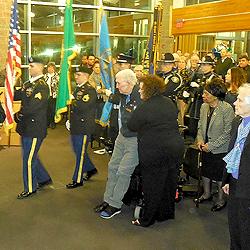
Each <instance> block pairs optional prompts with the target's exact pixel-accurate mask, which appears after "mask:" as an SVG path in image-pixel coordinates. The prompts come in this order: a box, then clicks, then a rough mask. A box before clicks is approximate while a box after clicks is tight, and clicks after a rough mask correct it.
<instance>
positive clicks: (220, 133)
mask: <svg viewBox="0 0 250 250" xmlns="http://www.w3.org/2000/svg"><path fill="white" fill-rule="evenodd" d="M225 95H226V87H225V85H224V83H223V82H222V80H221V79H220V78H213V79H212V80H211V81H210V82H209V83H207V84H206V85H205V88H204V92H203V95H202V98H203V102H204V103H203V104H202V106H201V111H200V120H199V124H198V133H197V145H198V148H199V150H201V151H202V152H203V153H202V182H203V188H204V193H203V194H202V195H201V196H200V197H199V198H197V199H195V200H194V201H195V202H196V203H202V202H204V201H207V200H212V196H211V181H212V180H214V181H216V183H217V186H218V200H217V201H216V202H215V204H214V205H213V207H212V208H211V210H212V211H219V210H221V209H222V208H223V207H225V205H226V202H225V200H224V197H223V191H222V189H221V184H222V175H223V169H224V166H225V164H224V161H223V160H222V158H223V157H224V156H225V155H226V153H227V149H228V144H229V140H230V130H231V123H232V120H233V118H234V111H233V108H232V106H231V105H230V104H229V103H227V102H225V101H223V100H224V98H225Z"/></svg>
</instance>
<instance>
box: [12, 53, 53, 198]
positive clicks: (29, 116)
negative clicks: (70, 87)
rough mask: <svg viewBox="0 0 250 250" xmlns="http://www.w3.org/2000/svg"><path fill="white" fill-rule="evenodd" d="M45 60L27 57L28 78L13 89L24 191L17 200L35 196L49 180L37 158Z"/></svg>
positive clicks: (43, 125) (43, 118) (42, 131)
mask: <svg viewBox="0 0 250 250" xmlns="http://www.w3.org/2000/svg"><path fill="white" fill-rule="evenodd" d="M43 69H44V61H43V60H42V58H39V57H30V58H29V72H30V76H31V79H30V80H29V81H28V82H26V83H24V84H23V87H22V88H21V89H19V90H15V94H14V99H15V100H21V109H20V111H19V112H17V113H16V114H15V121H16V122H17V128H16V131H17V133H18V134H20V136H21V141H22V152H23V182H24V191H23V192H21V193H20V194H19V195H18V196H17V198H18V199H24V198H27V197H29V196H31V195H33V194H35V193H36V190H37V188H38V187H39V188H41V187H43V186H45V185H48V184H51V183H52V180H51V177H50V176H49V174H48V172H47V171H46V169H45V168H44V166H43V164H42V163H41V161H40V160H39V158H38V151H39V149H40V147H41V145H42V142H43V139H44V138H45V137H46V135H47V105H48V97H49V88H48V85H47V84H46V82H45V80H44V75H43Z"/></svg>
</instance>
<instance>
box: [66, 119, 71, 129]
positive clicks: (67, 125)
mask: <svg viewBox="0 0 250 250" xmlns="http://www.w3.org/2000/svg"><path fill="white" fill-rule="evenodd" d="M65 126H66V129H67V130H68V131H70V121H69V120H67V121H66V123H65Z"/></svg>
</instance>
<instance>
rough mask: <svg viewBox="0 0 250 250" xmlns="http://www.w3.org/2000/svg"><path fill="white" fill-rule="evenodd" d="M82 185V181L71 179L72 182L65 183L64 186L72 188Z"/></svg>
mask: <svg viewBox="0 0 250 250" xmlns="http://www.w3.org/2000/svg"><path fill="white" fill-rule="evenodd" d="M82 185H83V183H82V182H79V183H78V182H75V181H73V182H71V183H69V184H67V185H66V188H68V189H72V188H77V187H81V186H82Z"/></svg>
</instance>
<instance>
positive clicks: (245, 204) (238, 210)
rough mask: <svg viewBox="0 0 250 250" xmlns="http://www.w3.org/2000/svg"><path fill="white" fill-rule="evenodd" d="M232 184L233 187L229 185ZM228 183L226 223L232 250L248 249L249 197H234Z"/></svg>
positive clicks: (249, 228) (249, 227) (249, 235)
mask: <svg viewBox="0 0 250 250" xmlns="http://www.w3.org/2000/svg"><path fill="white" fill-rule="evenodd" d="M231 186H233V187H231ZM233 189H234V185H231V184H230V191H229V199H228V224H229V231H230V238H231V249H232V250H249V249H250V199H240V198H236V197H235V194H234V191H235V190H233Z"/></svg>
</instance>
